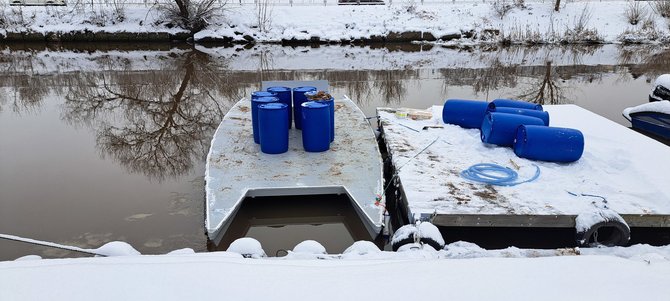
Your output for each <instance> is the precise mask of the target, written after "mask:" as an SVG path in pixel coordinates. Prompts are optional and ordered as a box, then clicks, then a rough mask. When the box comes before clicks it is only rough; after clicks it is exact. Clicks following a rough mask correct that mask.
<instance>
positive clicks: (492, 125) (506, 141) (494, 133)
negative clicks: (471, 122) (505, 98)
mask: <svg viewBox="0 0 670 301" xmlns="http://www.w3.org/2000/svg"><path fill="white" fill-rule="evenodd" d="M525 124H528V125H541V126H544V121H542V119H540V118H536V117H532V116H524V115H517V114H508V113H496V112H488V113H486V116H485V117H484V121H483V122H482V127H481V129H480V133H481V138H482V142H484V143H490V144H496V145H500V146H512V144H513V143H514V137H516V129H517V128H518V127H519V126H520V125H525Z"/></svg>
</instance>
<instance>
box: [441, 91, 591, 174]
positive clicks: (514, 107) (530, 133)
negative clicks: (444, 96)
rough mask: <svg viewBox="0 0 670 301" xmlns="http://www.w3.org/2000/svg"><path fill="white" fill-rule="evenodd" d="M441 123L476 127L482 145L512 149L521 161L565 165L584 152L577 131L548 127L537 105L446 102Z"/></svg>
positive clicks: (542, 111)
mask: <svg viewBox="0 0 670 301" xmlns="http://www.w3.org/2000/svg"><path fill="white" fill-rule="evenodd" d="M442 120H443V121H444V123H448V124H455V125H459V126H461V127H464V128H479V130H480V136H481V141H482V142H484V143H488V144H495V145H499V146H508V147H512V148H513V149H514V153H515V154H516V155H517V156H519V157H521V158H526V159H530V160H539V161H549V162H565V163H567V162H574V161H577V160H579V158H581V156H582V153H583V152H584V135H583V134H582V133H581V132H580V131H579V130H576V129H570V128H560V127H550V126H549V113H548V112H545V111H544V110H543V108H542V106H541V105H539V104H534V103H529V102H524V101H518V100H510V99H496V100H493V101H492V102H490V103H488V102H485V101H477V100H464V99H448V100H447V101H446V102H445V103H444V108H443V110H442Z"/></svg>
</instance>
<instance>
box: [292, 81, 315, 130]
mask: <svg viewBox="0 0 670 301" xmlns="http://www.w3.org/2000/svg"><path fill="white" fill-rule="evenodd" d="M310 91H316V87H312V86H303V87H295V88H293V116H295V128H296V129H302V124H301V123H302V119H301V117H300V116H302V114H301V113H300V111H301V110H302V106H301V105H302V103H303V102H306V101H307V97H306V96H305V92H310Z"/></svg>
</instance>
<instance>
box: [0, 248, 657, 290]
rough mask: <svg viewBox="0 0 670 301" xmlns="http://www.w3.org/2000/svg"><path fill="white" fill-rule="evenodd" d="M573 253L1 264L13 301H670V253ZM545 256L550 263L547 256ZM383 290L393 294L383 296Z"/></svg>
mask: <svg viewBox="0 0 670 301" xmlns="http://www.w3.org/2000/svg"><path fill="white" fill-rule="evenodd" d="M572 250H573V252H568V251H565V250H564V251H563V252H565V254H559V253H560V251H559V250H520V249H514V248H510V249H505V250H496V251H486V250H483V249H480V248H479V247H477V246H476V245H472V244H467V243H463V242H459V243H454V244H450V245H448V246H447V249H446V250H442V251H431V250H429V248H427V249H422V250H411V251H408V252H402V253H399V252H372V253H368V254H367V255H361V256H356V257H355V259H354V260H282V259H279V258H273V259H244V258H241V256H239V254H234V253H228V252H214V253H202V254H192V255H187V254H185V255H178V256H177V255H160V256H156V255H152V256H129V257H107V258H102V257H100V258H78V259H55V260H36V261H10V262H0V274H1V275H3V281H0V291H2V296H3V299H7V300H13V301H21V300H90V299H91V296H95V298H96V299H98V300H130V299H132V300H206V299H209V300H213V299H220V298H221V297H222V296H224V297H225V299H227V300H228V299H229V300H268V299H272V300H296V299H298V300H308V299H318V300H324V301H329V300H366V299H375V298H382V299H384V300H406V299H407V298H408V297H410V296H412V295H414V294H416V293H420V295H421V299H423V298H426V299H455V300H520V301H522V300H537V299H538V298H539V299H542V300H549V301H552V300H571V299H573V300H635V299H645V300H663V299H664V298H665V297H664V296H668V295H670V286H668V285H667V279H670V261H669V259H670V248H669V247H667V246H666V247H650V246H644V245H639V246H633V247H629V248H595V249H588V250H587V249H582V250H581V254H589V255H587V256H584V255H581V256H556V255H575V254H577V253H575V252H574V249H572ZM551 252H554V253H555V254H553V256H552V255H549V253H551ZM459 254H460V255H459ZM547 255H548V256H552V257H542V256H547ZM609 255H611V256H609ZM482 256H485V257H487V258H481V257H482ZM518 257H525V258H518ZM527 257H538V258H527ZM444 258H452V259H449V260H445V259H444ZM453 258H457V259H453ZM463 258H470V259H463ZM627 258H630V259H627ZM345 259H346V257H345ZM381 282H383V283H384V286H386V287H390V288H392V293H388V292H387V293H385V292H384V291H383V290H379V289H377V288H376V284H378V283H381ZM594 287H596V288H598V289H594Z"/></svg>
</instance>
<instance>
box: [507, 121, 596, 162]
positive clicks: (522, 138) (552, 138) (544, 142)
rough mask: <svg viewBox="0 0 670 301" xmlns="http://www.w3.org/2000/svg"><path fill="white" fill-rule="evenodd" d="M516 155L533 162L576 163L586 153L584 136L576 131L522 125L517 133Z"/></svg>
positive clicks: (515, 140) (515, 141)
mask: <svg viewBox="0 0 670 301" xmlns="http://www.w3.org/2000/svg"><path fill="white" fill-rule="evenodd" d="M514 153H515V154H516V155H517V156H519V157H521V158H526V159H531V160H540V161H549V162H565V163H567V162H574V161H577V160H579V158H581V157H582V154H583V153H584V135H583V134H582V132H580V131H579V130H576V129H568V128H557V127H547V126H536V125H522V126H519V128H518V129H517V131H516V138H515V139H514Z"/></svg>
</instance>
